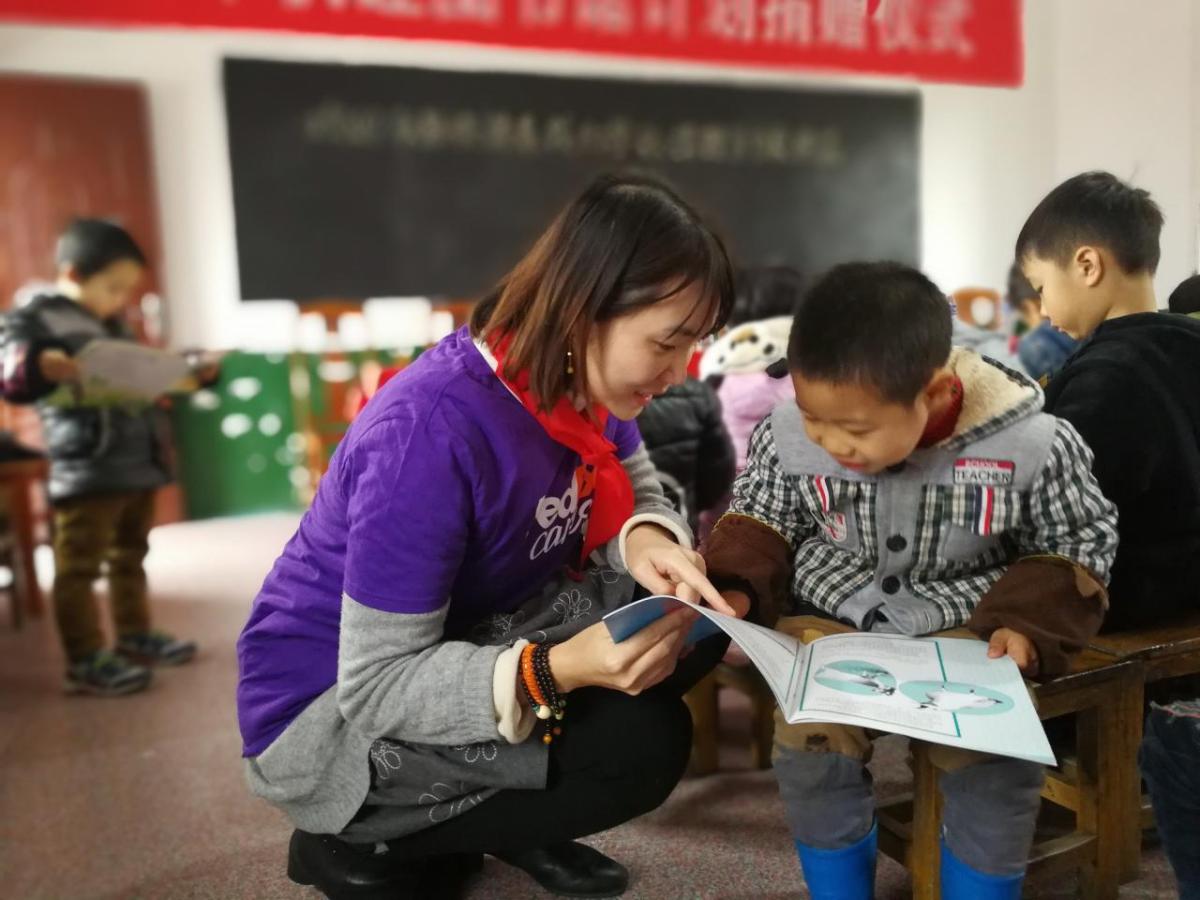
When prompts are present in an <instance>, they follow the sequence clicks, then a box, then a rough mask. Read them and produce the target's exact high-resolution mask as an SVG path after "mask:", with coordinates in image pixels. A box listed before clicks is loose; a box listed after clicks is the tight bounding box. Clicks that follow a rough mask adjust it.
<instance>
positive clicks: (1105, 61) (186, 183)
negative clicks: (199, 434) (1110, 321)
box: [0, 0, 1200, 346]
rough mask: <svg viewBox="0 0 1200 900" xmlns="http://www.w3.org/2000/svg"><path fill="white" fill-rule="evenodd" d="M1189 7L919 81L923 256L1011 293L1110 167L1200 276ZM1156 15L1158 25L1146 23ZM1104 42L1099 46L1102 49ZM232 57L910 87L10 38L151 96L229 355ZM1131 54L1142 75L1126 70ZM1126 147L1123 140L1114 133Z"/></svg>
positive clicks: (1045, 26) (1052, 8)
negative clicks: (1049, 223)
mask: <svg viewBox="0 0 1200 900" xmlns="http://www.w3.org/2000/svg"><path fill="white" fill-rule="evenodd" d="M1101 5H1103V6H1105V7H1110V8H1112V9H1111V11H1112V12H1113V13H1114V15H1110V16H1099V15H1089V18H1088V20H1087V21H1088V22H1089V25H1088V28H1089V30H1088V31H1087V32H1086V34H1085V37H1084V38H1081V37H1080V31H1079V29H1078V28H1077V27H1076V26H1077V22H1076V20H1075V17H1076V15H1079V14H1084V15H1088V10H1090V9H1091V8H1092V7H1093V6H1101ZM1070 7H1073V8H1070ZM1188 7H1189V0H1156V3H1155V4H1154V5H1153V6H1149V5H1144V4H1139V3H1136V2H1135V0H1062V3H1061V5H1060V3H1059V0H1055V3H1053V4H1051V3H1046V2H1044V0H1026V26H1025V31H1026V70H1027V77H1026V84H1025V86H1024V87H1022V88H1021V89H1019V90H1005V89H995V88H973V87H954V86H941V85H935V86H923V87H921V88H920V90H921V93H922V95H923V97H924V116H925V117H924V123H923V126H922V133H921V140H922V166H921V181H922V184H921V204H922V219H923V224H922V236H921V237H922V245H923V257H924V265H925V268H926V269H927V270H928V271H929V273H930V274H931V275H932V276H933V277H934V279H935V280H936V281H937V282H938V283H939V284H940V285H941V286H942V287H944V288H945V289H947V290H952V289H954V288H956V287H961V286H964V285H967V284H979V283H983V284H988V285H993V286H997V287H999V286H1002V285H1003V280H1004V275H1005V273H1006V271H1007V266H1008V261H1009V260H1010V258H1011V252H1012V244H1013V240H1014V239H1015V237H1016V233H1017V230H1018V229H1019V228H1020V225H1021V223H1022V222H1023V221H1024V217H1025V215H1026V214H1027V213H1028V212H1029V210H1030V209H1032V207H1033V205H1034V204H1035V203H1036V202H1037V200H1038V199H1039V198H1040V197H1041V196H1042V195H1043V194H1044V193H1045V192H1046V190H1048V189H1049V188H1050V187H1051V186H1052V185H1053V184H1054V183H1055V181H1057V180H1058V179H1059V178H1060V177H1061V176H1063V175H1065V174H1070V173H1072V172H1074V171H1077V170H1078V169H1079V168H1081V167H1083V166H1094V165H1108V166H1110V167H1112V168H1113V170H1114V171H1116V172H1117V173H1118V174H1122V175H1129V174H1131V173H1132V172H1133V171H1137V172H1138V173H1139V179H1138V180H1139V182H1140V183H1143V184H1145V185H1146V186H1148V187H1150V188H1151V189H1152V190H1153V191H1154V192H1155V193H1156V195H1158V196H1159V198H1160V201H1163V202H1164V206H1165V207H1166V208H1167V212H1168V215H1169V216H1170V217H1171V221H1170V224H1169V226H1168V233H1167V235H1166V236H1165V239H1164V264H1163V268H1162V270H1161V271H1162V281H1163V283H1164V284H1168V283H1169V284H1173V283H1174V281H1178V280H1179V278H1182V277H1183V275H1184V274H1186V271H1185V270H1187V271H1190V267H1191V266H1192V264H1193V261H1194V259H1192V258H1186V257H1188V254H1187V252H1186V250H1187V248H1188V247H1192V248H1194V246H1195V239H1196V227H1195V219H1196V216H1195V215H1194V211H1195V209H1196V202H1195V200H1196V192H1195V190H1194V185H1195V183H1196V182H1197V173H1198V172H1200V163H1193V162H1192V160H1193V159H1194V158H1195V156H1196V154H1195V153H1193V149H1194V148H1197V147H1200V125H1197V124H1196V123H1195V122H1194V120H1193V117H1192V113H1191V100H1192V97H1193V92H1192V86H1193V85H1195V84H1196V81H1195V78H1194V77H1193V76H1192V74H1191V71H1190V68H1189V69H1187V70H1186V75H1183V74H1178V73H1177V72H1176V68H1177V67H1178V66H1179V65H1180V64H1182V63H1188V64H1189V65H1190V59H1191V56H1192V42H1193V34H1194V29H1193V25H1194V24H1195V23H1193V21H1192V16H1191V14H1190V12H1189V10H1188ZM1160 8H1161V11H1160ZM1147 10H1153V13H1151V12H1148V11H1147ZM1115 13H1121V15H1116V14H1115ZM1151 18H1152V20H1153V21H1152V22H1143V20H1145V19H1151ZM1143 26H1145V27H1144V28H1143ZM1130 34H1136V35H1138V39H1137V40H1136V41H1134V42H1132V45H1131V46H1130V47H1128V48H1127V47H1126V46H1125V44H1126V41H1125V39H1126V37H1127V36H1128V35H1130ZM1198 40H1200V39H1198ZM1097 46H1099V47H1100V48H1101V52H1096V49H1095V48H1096V47H1097ZM225 54H236V55H243V56H258V57H264V58H280V59H305V60H322V61H340V62H369V63H384V64H396V65H424V66H443V67H448V68H466V69H482V68H494V69H506V70H524V71H545V72H562V73H575V74H584V75H596V76H603V75H612V76H616V75H620V76H622V77H639V76H645V77H669V78H681V79H699V80H738V81H752V82H753V81H757V82H762V83H780V82H783V83H790V84H797V83H804V84H809V83H811V84H817V85H822V84H825V85H828V84H855V85H872V86H878V87H880V88H881V89H896V88H902V87H904V85H901V84H898V83H896V82H882V81H880V82H875V81H870V80H866V79H857V80H855V79H844V78H837V79H834V78H801V77H792V76H783V77H781V76H779V75H777V74H764V73H761V72H747V71H738V70H731V69H726V68H705V67H696V66H682V65H674V64H665V63H654V62H638V61H631V60H621V61H619V62H618V63H614V62H613V61H612V60H606V59H603V58H597V57H585V56H580V55H574V54H550V53H546V54H537V53H533V52H526V51H508V50H501V49H490V48H479V47H470V46H461V45H447V44H441V45H439V44H433V43H420V42H387V41H375V40H366V39H341V38H327V37H307V36H291V35H286V36H285V35H265V34H253V33H228V32H206V31H191V32H181V31H169V30H118V31H106V30H95V31H93V30H86V29H66V28H42V27H17V26H10V27H0V70H11V71H20V72H40V73H46V74H61V75H71V76H103V77H109V78H120V79H131V80H136V81H140V82H142V83H144V84H145V85H146V87H147V90H148V92H149V97H150V112H151V128H152V139H153V146H154V155H155V166H156V170H157V171H156V179H157V187H158V194H159V198H160V220H161V223H162V230H163V245H164V256H165V261H164V262H165V273H164V274H165V279H164V280H165V287H166V293H167V299H168V304H169V310H170V316H171V325H172V337H173V340H174V341H175V342H176V343H189V344H201V343H202V344H207V345H210V346H227V345H230V344H232V343H234V342H236V340H237V334H238V328H237V315H238V308H239V304H238V286H237V260H236V248H235V244H234V226H233V205H232V198H231V189H230V176H229V162H228V156H227V153H226V146H225V121H224V114H223V108H222V94H221V87H220V60H221V57H222V56H223V55H225ZM1114 54H1116V55H1114ZM1127 60H1128V61H1130V62H1131V63H1132V64H1129V65H1127V64H1126V61H1127ZM1114 62H1118V63H1119V64H1114ZM1068 68H1069V70H1070V71H1067V69H1068ZM1097 80H1098V81H1099V83H1101V84H1102V85H1104V86H1105V89H1106V90H1107V91H1119V92H1120V95H1121V97H1122V98H1123V106H1126V107H1130V109H1128V110H1126V109H1124V108H1117V107H1111V108H1110V107H1108V106H1105V105H1102V104H1103V102H1104V96H1102V95H1099V94H1096V92H1092V93H1093V94H1095V96H1093V98H1092V100H1091V101H1090V102H1089V103H1088V104H1087V107H1086V108H1080V106H1079V102H1080V101H1079V94H1080V88H1081V86H1086V85H1090V84H1093V83H1096V82H1097ZM1168 81H1169V82H1171V85H1172V86H1171V87H1170V88H1169V89H1168V90H1167V91H1166V92H1165V96H1164V92H1163V87H1162V85H1163V82H1168ZM1175 85H1178V87H1176V86H1175ZM1137 97H1141V98H1142V99H1141V100H1135V98H1137ZM1126 112H1129V113H1130V114H1131V115H1133V116H1134V117H1135V119H1136V121H1137V122H1138V124H1139V127H1137V128H1133V129H1125V128H1123V127H1121V126H1119V125H1116V124H1112V123H1113V122H1114V119H1115V116H1116V114H1117V113H1120V114H1121V115H1125V114H1126ZM1117 136H1119V137H1120V140H1114V138H1115V137H1117ZM1135 165H1140V166H1141V168H1140V169H1135V168H1134V166H1135ZM1143 172H1144V173H1145V175H1146V178H1143V177H1142V174H1141V173H1143ZM1148 178H1152V179H1153V180H1147V179H1148ZM1194 256H1195V254H1194V252H1193V253H1192V254H1191V257H1193V258H1194ZM1172 279H1174V281H1172ZM280 327H285V326H283V325H281V326H280Z"/></svg>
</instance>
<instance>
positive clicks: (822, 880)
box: [796, 825, 879, 900]
mask: <svg viewBox="0 0 1200 900" xmlns="http://www.w3.org/2000/svg"><path fill="white" fill-rule="evenodd" d="M878 835H879V826H877V825H872V826H871V830H870V831H868V832H867V834H866V837H864V838H862V839H861V840H860V841H858V842H857V843H855V844H851V845H850V846H849V847H843V848H842V849H840V850H821V849H819V848H817V847H808V846H806V845H804V844H801V843H800V842H799V841H797V842H796V853H797V854H799V856H800V867H801V868H802V869H803V870H804V881H805V882H806V883H807V884H808V892H809V894H811V895H812V900H871V898H872V897H874V896H875V845H876V839H877V837H878Z"/></svg>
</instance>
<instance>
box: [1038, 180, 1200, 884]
mask: <svg viewBox="0 0 1200 900" xmlns="http://www.w3.org/2000/svg"><path fill="white" fill-rule="evenodd" d="M1162 225H1163V216H1162V212H1161V211H1160V210H1159V208H1158V206H1157V204H1155V202H1154V201H1153V200H1152V199H1151V197H1150V195H1149V194H1148V193H1147V192H1146V191H1144V190H1139V189H1137V188H1133V187H1131V186H1129V185H1127V184H1125V183H1123V182H1122V181H1120V180H1119V179H1118V178H1116V177H1115V176H1113V175H1110V174H1109V173H1107V172H1087V173H1084V174H1082V175H1077V176H1075V177H1074V178H1071V179H1068V180H1067V181H1065V182H1063V183H1062V184H1061V185H1059V186H1058V187H1056V188H1055V189H1054V190H1053V191H1051V192H1050V193H1049V194H1048V195H1047V196H1046V197H1045V199H1043V200H1042V202H1041V203H1039V204H1038V206H1037V208H1036V209H1035V210H1034V211H1033V213H1032V214H1030V216H1029V219H1028V221H1027V222H1026V223H1025V226H1024V227H1023V228H1022V229H1021V234H1020V236H1019V237H1018V239H1017V246H1016V254H1017V259H1018V260H1019V261H1020V263H1021V266H1022V268H1023V270H1024V272H1025V275H1026V276H1027V277H1028V278H1029V281H1030V283H1031V284H1032V285H1033V286H1034V288H1036V289H1037V292H1038V294H1039V295H1040V296H1041V298H1042V306H1043V308H1044V309H1045V311H1046V314H1047V316H1048V317H1049V318H1050V320H1051V321H1052V322H1053V323H1054V325H1055V326H1057V327H1058V328H1060V329H1062V330H1063V331H1066V332H1067V333H1068V334H1070V335H1071V336H1072V337H1075V338H1078V339H1080V340H1082V341H1083V343H1082V344H1081V346H1080V349H1079V351H1078V352H1077V353H1076V354H1075V355H1074V356H1073V357H1072V358H1071V360H1070V362H1069V363H1067V365H1066V366H1065V367H1064V368H1063V369H1062V371H1061V372H1059V373H1058V375H1057V376H1055V378H1054V380H1053V381H1051V382H1050V386H1049V388H1048V389H1047V391H1046V409H1047V410H1048V411H1050V412H1052V413H1054V414H1055V415H1057V416H1061V417H1062V418H1064V419H1066V420H1067V421H1069V422H1070V423H1071V424H1072V425H1074V426H1075V427H1076V428H1077V429H1079V433H1080V434H1081V435H1083V437H1084V439H1085V440H1086V441H1087V442H1088V444H1089V445H1090V446H1091V448H1092V451H1093V452H1094V453H1095V456H1096V461H1095V465H1094V467H1093V472H1095V475H1096V478H1097V479H1098V480H1099V482H1100V487H1101V488H1102V489H1103V490H1104V493H1105V494H1106V495H1107V496H1108V498H1109V499H1110V500H1112V501H1113V502H1114V503H1116V505H1117V511H1118V516H1119V519H1118V521H1119V528H1118V530H1119V532H1120V536H1121V540H1120V546H1119V548H1118V550H1117V557H1116V562H1115V563H1114V564H1113V571H1112V582H1111V586H1110V587H1111V592H1112V605H1111V608H1110V609H1109V614H1108V617H1107V618H1106V620H1105V623H1104V624H1105V628H1106V629H1108V630H1118V629H1120V628H1128V627H1138V626H1153V625H1155V624H1158V623H1163V624H1166V623H1168V622H1170V621H1171V620H1172V619H1173V618H1174V619H1178V618H1179V617H1181V616H1182V615H1184V614H1185V613H1188V612H1195V611H1196V610H1200V321H1197V320H1196V319H1194V318H1191V317H1189V316H1188V315H1163V314H1162V313H1160V312H1158V303H1157V301H1156V299H1155V295H1154V273H1155V271H1156V269H1157V268H1158V260H1159V233H1160V232H1161V230H1162ZM1189 282H1190V283H1189ZM1195 289H1196V279H1194V278H1193V279H1189V280H1188V281H1185V282H1184V283H1183V284H1182V285H1180V287H1179V288H1176V290H1175V292H1174V293H1173V294H1172V295H1171V301H1170V302H1171V309H1172V311H1179V312H1185V313H1186V312H1187V311H1188V309H1189V308H1192V307H1190V305H1189V304H1188V300H1187V297H1188V296H1189V293H1192V292H1194V291H1195ZM1153 688H1154V689H1153V690H1152V691H1151V692H1150V694H1151V697H1150V699H1151V700H1152V701H1154V702H1152V703H1151V704H1150V708H1149V712H1148V715H1147V718H1146V728H1145V737H1144V739H1143V741H1142V747H1141V767H1142V774H1143V775H1144V777H1145V779H1146V783H1147V785H1148V786H1149V788H1150V796H1151V799H1152V801H1153V805H1154V817H1155V821H1156V823H1157V824H1158V829H1159V834H1160V835H1161V836H1162V839H1163V846H1164V847H1165V849H1166V852H1167V857H1168V858H1169V859H1170V861H1171V865H1172V867H1173V868H1174V869H1175V874H1176V877H1177V878H1178V880H1179V893H1180V897H1182V898H1185V900H1200V779H1198V778H1197V776H1196V773H1197V772H1198V771H1200V697H1198V696H1197V693H1198V689H1197V686H1196V684H1195V679H1191V680H1186V679H1185V680H1175V681H1168V682H1165V683H1162V684H1159V685H1155V686H1153Z"/></svg>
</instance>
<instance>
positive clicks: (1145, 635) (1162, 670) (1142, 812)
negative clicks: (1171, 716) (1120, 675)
mask: <svg viewBox="0 0 1200 900" xmlns="http://www.w3.org/2000/svg"><path fill="white" fill-rule="evenodd" d="M1088 646H1089V650H1091V651H1092V652H1094V653H1098V654H1101V655H1103V656H1106V657H1108V658H1111V659H1113V660H1122V661H1125V660H1136V661H1138V662H1139V663H1140V664H1141V665H1142V669H1143V672H1144V682H1145V684H1146V685H1147V686H1149V685H1153V684H1156V683H1158V682H1162V681H1166V680H1168V679H1171V678H1181V677H1186V676H1190V675H1200V613H1194V614H1190V615H1187V616H1184V617H1182V618H1180V619H1178V620H1176V621H1174V622H1172V623H1170V624H1168V625H1163V626H1158V627H1154V628H1145V629H1140V630H1134V631H1119V632H1114V633H1112V634H1101V635H1098V636H1096V637H1095V638H1094V639H1093V640H1092V641H1091V642H1090V643H1089V645H1088ZM1136 705H1137V722H1136V724H1135V726H1134V727H1135V728H1136V732H1137V738H1138V743H1140V742H1141V734H1142V715H1143V710H1144V707H1145V700H1144V698H1143V697H1140V696H1139V697H1138V698H1137V702H1136ZM1131 777H1132V778H1133V779H1134V785H1135V789H1136V791H1137V805H1136V807H1135V809H1136V811H1137V818H1136V819H1131V820H1130V821H1129V823H1128V826H1129V827H1128V829H1127V832H1126V835H1125V841H1124V845H1123V847H1122V851H1121V854H1122V871H1123V873H1124V874H1125V876H1126V878H1129V879H1132V878H1135V877H1136V876H1137V872H1138V861H1139V859H1140V857H1141V849H1142V832H1143V831H1145V830H1146V829H1147V828H1152V827H1153V826H1154V811H1153V809H1151V807H1150V799H1149V797H1146V796H1143V795H1142V793H1141V778H1140V776H1139V775H1138V773H1137V769H1136V762H1135V764H1134V769H1133V771H1132V773H1131Z"/></svg>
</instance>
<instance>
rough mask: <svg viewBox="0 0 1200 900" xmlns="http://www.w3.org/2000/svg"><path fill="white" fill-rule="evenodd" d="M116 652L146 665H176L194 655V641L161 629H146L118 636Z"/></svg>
mask: <svg viewBox="0 0 1200 900" xmlns="http://www.w3.org/2000/svg"><path fill="white" fill-rule="evenodd" d="M117 652H118V653H121V654H123V655H124V656H128V657H129V658H130V659H136V660H137V661H138V662H142V663H146V664H148V665H160V666H178V665H181V664H183V663H185V662H187V661H188V660H189V659H191V658H192V657H193V656H195V655H196V642H195V641H181V640H179V638H176V637H172V636H171V635H169V634H167V633H166V632H163V631H147V632H144V633H142V634H127V635H125V636H124V637H122V638H119V639H118V640H117Z"/></svg>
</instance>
